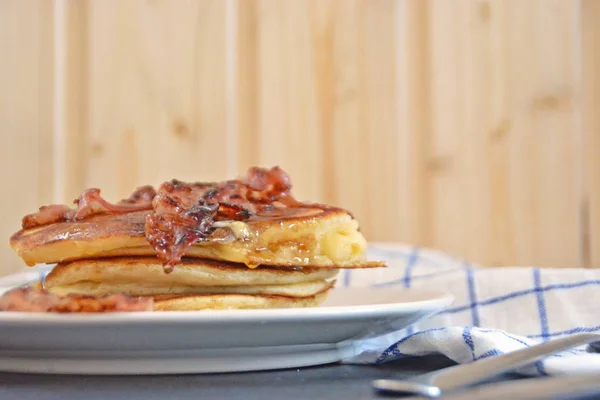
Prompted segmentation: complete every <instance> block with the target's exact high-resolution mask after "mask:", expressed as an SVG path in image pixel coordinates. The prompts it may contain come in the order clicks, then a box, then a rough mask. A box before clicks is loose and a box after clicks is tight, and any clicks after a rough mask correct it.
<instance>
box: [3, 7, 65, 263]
mask: <svg viewBox="0 0 600 400" xmlns="http://www.w3.org/2000/svg"><path fill="white" fill-rule="evenodd" d="M52 21H53V8H52V5H51V3H50V2H47V1H45V0H24V1H12V0H11V1H0V54H2V62H0V183H1V185H2V197H1V200H0V236H1V237H2V243H3V245H2V246H0V262H1V264H0V273H8V272H11V271H14V270H16V269H18V268H22V265H23V264H22V261H21V260H20V259H19V258H18V257H17V256H16V255H15V254H14V253H13V252H12V250H11V249H10V247H9V245H8V238H9V237H10V235H12V234H13V233H14V232H15V231H16V230H17V228H18V227H19V226H20V219H21V217H22V216H23V215H24V214H25V213H27V212H30V211H31V210H36V209H37V207H38V206H39V205H40V204H43V203H48V202H52V201H53V165H54V164H53V161H54V160H53V158H54V157H53V153H52V147H53V136H52V132H53V74H54V68H53V67H54V57H53V23H52Z"/></svg>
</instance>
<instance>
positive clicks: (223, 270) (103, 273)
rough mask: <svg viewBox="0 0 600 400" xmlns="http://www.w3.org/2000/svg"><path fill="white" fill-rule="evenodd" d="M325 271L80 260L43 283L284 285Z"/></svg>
mask: <svg viewBox="0 0 600 400" xmlns="http://www.w3.org/2000/svg"><path fill="white" fill-rule="evenodd" d="M337 273H338V270H336V269H324V268H273V267H258V268H254V269H249V268H246V267H245V266H243V265H239V264H233V263H228V262H223V261H213V260H200V259H183V260H182V261H181V263H180V264H178V265H177V268H175V269H174V270H173V271H172V272H171V273H169V274H165V272H164V270H163V266H162V264H161V263H160V262H159V261H158V260H157V259H156V258H154V257H146V258H138V257H129V258H108V259H91V260H79V261H73V262H66V263H61V264H58V265H57V266H56V267H54V268H53V269H52V271H50V273H49V274H48V275H47V276H46V279H45V280H44V289H46V290H50V291H51V290H52V288H53V287H59V286H68V285H73V284H76V283H80V282H92V283H94V282H95V283H100V282H110V283H112V284H129V283H134V284H136V285H139V286H148V287H156V286H163V287H177V286H188V287H197V286H251V285H286V284H294V283H302V282H314V281H319V280H326V279H330V278H333V277H335V276H336V275H337Z"/></svg>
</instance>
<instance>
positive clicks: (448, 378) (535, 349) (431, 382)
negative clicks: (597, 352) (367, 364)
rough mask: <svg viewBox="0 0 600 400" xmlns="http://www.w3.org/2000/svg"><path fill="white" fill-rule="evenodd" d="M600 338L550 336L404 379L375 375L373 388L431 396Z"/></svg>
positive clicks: (389, 391) (388, 391)
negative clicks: (497, 354)
mask: <svg viewBox="0 0 600 400" xmlns="http://www.w3.org/2000/svg"><path fill="white" fill-rule="evenodd" d="M599 340H600V335H597V334H593V333H583V334H578V335H573V336H569V337H566V338H563V339H556V340H551V341H549V342H545V343H542V344H538V345H536V346H532V347H528V348H526V349H523V350H517V351H514V352H511V353H507V354H503V355H499V356H493V357H490V358H486V359H483V360H479V361H475V362H473V363H470V364H463V365H457V366H453V367H449V368H444V369H442V370H439V371H434V372H430V373H427V374H424V375H420V376H417V377H415V378H412V379H407V380H394V379H378V380H375V381H373V382H372V385H373V388H374V389H376V390H378V391H380V392H385V393H394V394H403V395H409V394H411V395H412V394H417V395H420V396H425V397H430V398H435V397H439V396H441V395H442V393H444V394H446V393H449V392H452V391H454V390H456V389H461V388H464V387H468V386H471V385H475V384H477V383H481V382H483V381H485V380H487V379H490V378H492V377H494V376H497V375H500V374H503V373H505V372H510V371H513V370H515V369H517V368H519V367H522V366H525V365H527V364H531V363H533V362H535V361H537V360H539V359H541V358H544V357H546V356H549V355H552V354H555V353H558V352H561V351H564V350H568V349H570V348H573V347H577V346H581V345H584V344H587V343H592V342H595V341H599Z"/></svg>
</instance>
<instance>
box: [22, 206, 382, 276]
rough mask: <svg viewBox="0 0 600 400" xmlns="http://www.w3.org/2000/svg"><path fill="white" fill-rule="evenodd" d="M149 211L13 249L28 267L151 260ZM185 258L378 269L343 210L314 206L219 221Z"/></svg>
mask: <svg viewBox="0 0 600 400" xmlns="http://www.w3.org/2000/svg"><path fill="white" fill-rule="evenodd" d="M147 214H148V211H138V212H133V213H126V214H118V215H113V214H104V215H97V216H94V217H91V218H88V219H85V220H82V221H75V222H59V223H54V224H50V225H45V226H40V227H36V228H32V229H26V230H21V231H19V232H17V233H16V234H14V235H13V237H12V238H11V245H12V247H13V248H14V249H15V250H16V251H17V253H18V254H19V255H20V256H21V257H22V258H23V260H24V261H25V262H26V263H27V264H28V265H34V264H36V263H58V262H63V261H67V260H78V259H89V258H101V257H116V256H150V255H155V252H154V250H153V249H152V247H151V246H150V245H149V244H148V242H147V240H146V238H145V236H144V222H145V217H146V215H147ZM214 226H215V227H216V230H215V231H214V233H213V234H212V235H211V236H210V237H209V238H207V239H206V240H205V241H202V242H199V243H196V244H194V245H193V246H192V247H191V248H190V249H189V250H188V251H187V253H186V256H187V257H193V258H207V259H214V260H223V261H231V262H237V263H242V264H246V265H247V266H251V267H254V266H257V265H272V266H311V267H326V268H338V267H340V268H363V267H381V266H383V265H384V264H383V263H381V262H367V260H366V248H367V244H366V241H365V239H364V237H363V236H362V234H361V233H360V232H359V230H358V222H357V221H356V220H355V219H353V218H352V216H351V215H350V214H349V213H348V212H346V211H345V210H342V209H338V208H333V207H324V206H323V207H322V206H315V207H313V208H310V207H309V206H307V207H304V208H284V209H275V210H274V211H271V212H265V213H262V214H260V215H254V216H252V217H250V219H248V220H246V221H244V222H242V221H220V222H217V223H215V225H214Z"/></svg>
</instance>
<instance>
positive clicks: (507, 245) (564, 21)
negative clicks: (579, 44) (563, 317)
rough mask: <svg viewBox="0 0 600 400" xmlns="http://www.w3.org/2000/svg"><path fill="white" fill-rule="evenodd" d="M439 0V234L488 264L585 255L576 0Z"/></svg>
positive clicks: (433, 162) (435, 167) (573, 261)
mask: <svg viewBox="0 0 600 400" xmlns="http://www.w3.org/2000/svg"><path fill="white" fill-rule="evenodd" d="M431 4H432V10H431V22H430V26H431V33H430V49H431V50H430V51H431V55H430V59H431V73H432V76H431V82H432V86H431V96H432V109H431V113H432V114H431V115H430V119H431V121H432V124H433V128H432V132H433V133H432V135H433V139H432V143H431V150H430V151H431V154H430V156H431V158H430V160H429V170H430V179H431V185H432V201H433V205H432V208H431V210H430V211H431V213H432V214H433V232H434V237H433V240H432V243H431V244H432V245H433V246H436V247H439V248H441V249H444V250H448V251H452V252H454V253H457V254H459V255H461V256H464V257H467V258H470V259H474V260H484V262H486V263H488V264H500V265H506V264H510V263H519V264H539V265H544V266H576V265H577V264H578V263H579V222H578V221H579V218H578V216H579V198H578V193H579V187H578V175H577V173H578V168H577V160H576V158H575V155H576V151H577V138H578V135H580V131H579V129H578V124H577V107H578V105H577V101H576V99H575V96H576V95H577V74H576V65H577V61H576V58H575V57H576V54H577V52H576V37H577V29H578V27H577V26H576V18H575V12H576V9H575V7H573V3H571V2H563V1H530V2H520V1H467V0H465V1H459V2H452V3H448V2H444V1H432V3H431Z"/></svg>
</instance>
